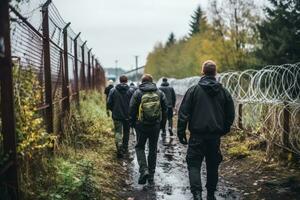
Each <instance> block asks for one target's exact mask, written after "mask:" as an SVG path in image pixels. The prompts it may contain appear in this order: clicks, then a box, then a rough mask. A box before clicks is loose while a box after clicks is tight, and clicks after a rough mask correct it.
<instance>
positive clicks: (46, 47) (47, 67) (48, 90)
mask: <svg viewBox="0 0 300 200" xmlns="http://www.w3.org/2000/svg"><path fill="white" fill-rule="evenodd" d="M50 3H51V0H48V1H47V2H46V3H45V4H44V5H43V7H42V13H43V24H42V27H43V54H44V76H45V103H46V104H47V108H46V126H47V132H48V133H52V132H53V103H52V82H51V60H50V40H49V12H48V6H49V4H50Z"/></svg>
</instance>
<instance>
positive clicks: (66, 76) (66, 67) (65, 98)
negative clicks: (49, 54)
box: [62, 23, 71, 114]
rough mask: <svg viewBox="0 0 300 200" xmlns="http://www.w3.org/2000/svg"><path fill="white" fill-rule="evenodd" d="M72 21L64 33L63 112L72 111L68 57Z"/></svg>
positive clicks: (64, 29)
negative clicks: (69, 30)
mask: <svg viewBox="0 0 300 200" xmlns="http://www.w3.org/2000/svg"><path fill="white" fill-rule="evenodd" d="M70 24H71V23H68V24H67V25H66V26H65V27H64V28H63V34H64V65H63V66H64V67H63V69H64V73H63V74H64V76H63V77H64V81H63V91H62V93H63V102H62V110H63V113H64V114H65V112H69V111H70V92H69V61H68V60H69V57H68V27H69V26H70Z"/></svg>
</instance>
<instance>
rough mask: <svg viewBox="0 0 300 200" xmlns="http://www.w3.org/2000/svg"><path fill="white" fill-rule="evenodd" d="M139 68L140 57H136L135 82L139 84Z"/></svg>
mask: <svg viewBox="0 0 300 200" xmlns="http://www.w3.org/2000/svg"><path fill="white" fill-rule="evenodd" d="M138 67H139V56H135V80H136V83H138V81H139V80H138Z"/></svg>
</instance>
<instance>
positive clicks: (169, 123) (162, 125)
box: [160, 107, 173, 132]
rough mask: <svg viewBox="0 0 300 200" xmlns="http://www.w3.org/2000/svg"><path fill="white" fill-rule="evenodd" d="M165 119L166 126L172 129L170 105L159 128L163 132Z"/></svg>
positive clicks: (171, 109) (164, 130)
mask: <svg viewBox="0 0 300 200" xmlns="http://www.w3.org/2000/svg"><path fill="white" fill-rule="evenodd" d="M167 120H168V127H169V128H171V129H172V128H173V108H172V107H170V108H168V112H167V118H165V119H163V120H162V121H161V127H160V129H162V130H163V132H166V124H167Z"/></svg>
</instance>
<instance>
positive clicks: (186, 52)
mask: <svg viewBox="0 0 300 200" xmlns="http://www.w3.org/2000/svg"><path fill="white" fill-rule="evenodd" d="M238 5H240V4H238ZM242 5H243V6H242V7H241V9H242V10H243V11H245V13H244V12H242V11H240V12H239V13H242V14H240V15H239V16H237V17H236V21H237V22H236V25H237V26H241V24H244V23H245V25H243V26H241V27H242V28H240V29H238V30H236V29H233V27H232V25H230V24H226V23H227V22H226V21H225V19H223V18H222V16H223V14H222V15H221V14H220V11H219V10H220V8H219V7H220V6H219V7H218V6H217V7H216V8H215V15H214V16H219V18H218V17H216V18H213V20H212V22H210V23H208V22H207V20H206V16H205V14H204V13H203V11H202V10H201V8H200V7H199V8H198V9H197V10H196V12H195V14H194V15H193V17H192V21H193V23H192V24H193V25H192V27H194V30H193V31H192V33H193V32H194V33H193V34H191V36H190V37H189V38H182V39H180V40H178V41H176V42H175V43H174V44H173V45H166V46H163V45H162V44H161V43H158V44H157V45H155V47H154V49H153V51H152V52H151V53H149V55H148V57H147V63H146V66H145V72H146V73H150V74H152V75H153V76H154V77H155V78H156V79H158V78H160V77H162V76H167V77H175V78H184V77H188V76H196V75H200V66H201V64H202V63H203V62H204V61H206V60H208V59H211V60H214V61H215V62H216V63H217V65H218V67H219V68H218V70H219V71H220V72H223V71H228V70H243V69H246V68H253V67H255V66H256V65H257V64H258V62H259V60H258V59H257V58H256V57H255V51H254V50H255V45H257V40H255V39H253V38H255V37H256V36H257V35H256V29H255V26H254V24H255V23H256V22H257V20H258V18H257V16H256V15H255V14H252V13H251V11H252V9H253V8H252V7H250V4H246V3H243V4H242ZM247 6H248V7H247ZM225 8H226V7H225ZM226 9H227V11H228V12H234V10H230V9H231V7H230V8H226ZM224 12H225V11H224ZM241 19H243V20H241ZM195 24H198V26H196V25H195Z"/></svg>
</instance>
